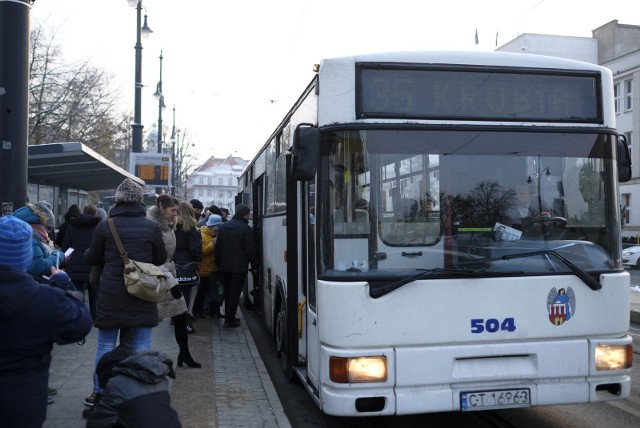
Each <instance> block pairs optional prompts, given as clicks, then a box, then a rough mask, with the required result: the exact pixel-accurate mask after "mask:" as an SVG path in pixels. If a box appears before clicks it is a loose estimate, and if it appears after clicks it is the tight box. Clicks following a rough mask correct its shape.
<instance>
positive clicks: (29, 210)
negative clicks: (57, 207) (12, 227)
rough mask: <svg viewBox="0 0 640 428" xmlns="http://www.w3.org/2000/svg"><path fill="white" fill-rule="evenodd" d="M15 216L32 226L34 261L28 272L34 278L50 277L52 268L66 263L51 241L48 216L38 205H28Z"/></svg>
mask: <svg viewBox="0 0 640 428" xmlns="http://www.w3.org/2000/svg"><path fill="white" fill-rule="evenodd" d="M13 215H14V216H15V217H17V218H19V219H20V220H23V221H25V222H27V223H29V225H30V226H31V229H32V240H31V245H32V247H33V251H32V253H33V259H32V260H31V263H29V266H28V267H27V272H29V273H30V274H31V275H33V276H37V277H42V276H43V275H49V272H50V271H51V267H52V266H53V267H56V268H57V267H60V266H62V263H63V262H64V261H65V255H64V253H63V252H62V251H60V250H57V249H55V245H54V243H53V241H51V240H50V239H49V234H48V232H47V222H48V221H49V220H48V218H47V214H46V213H45V212H44V211H42V210H41V209H39V208H38V207H37V206H36V205H34V204H31V203H27V204H26V205H25V206H23V207H21V208H19V209H17V210H16V211H15V212H14V213H13Z"/></svg>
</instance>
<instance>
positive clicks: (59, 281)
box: [49, 266, 84, 301]
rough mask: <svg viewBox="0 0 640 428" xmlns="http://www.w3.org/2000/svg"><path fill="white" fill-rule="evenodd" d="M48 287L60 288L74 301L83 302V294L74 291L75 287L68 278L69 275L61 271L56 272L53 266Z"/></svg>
mask: <svg viewBox="0 0 640 428" xmlns="http://www.w3.org/2000/svg"><path fill="white" fill-rule="evenodd" d="M49 285H51V286H52V287H58V288H61V289H62V290H64V291H65V292H66V293H68V294H70V295H71V296H73V297H75V298H76V299H78V300H81V301H84V293H82V291H78V290H77V289H76V286H75V284H74V283H73V282H72V281H71V279H70V278H69V275H68V274H67V273H66V272H65V271H63V270H58V269H56V268H55V267H53V266H52V267H51V276H50V277H49Z"/></svg>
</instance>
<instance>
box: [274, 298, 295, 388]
mask: <svg viewBox="0 0 640 428" xmlns="http://www.w3.org/2000/svg"><path fill="white" fill-rule="evenodd" d="M278 301H279V304H278V311H277V312H276V322H275V341H276V352H277V353H278V358H279V359H280V366H281V367H282V371H283V373H284V376H285V379H286V380H287V381H288V382H293V381H294V379H295V377H296V376H295V375H294V372H293V366H291V365H290V364H289V363H288V362H287V335H288V329H289V326H288V325H287V305H286V302H284V301H283V300H282V298H281V297H280V296H278Z"/></svg>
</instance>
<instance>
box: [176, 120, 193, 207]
mask: <svg viewBox="0 0 640 428" xmlns="http://www.w3.org/2000/svg"><path fill="white" fill-rule="evenodd" d="M193 147H195V144H193V143H192V142H191V136H190V135H189V131H188V130H187V129H184V130H180V129H178V130H177V131H176V135H175V138H174V143H173V147H172V148H171V150H172V153H173V155H172V158H171V161H172V162H173V171H172V173H173V183H172V185H173V187H174V189H175V194H176V195H177V196H181V197H183V198H184V195H185V193H186V185H187V177H188V174H189V172H190V171H191V169H192V168H193V162H194V161H195V155H194V154H193V152H192V151H191V149H192V148H193Z"/></svg>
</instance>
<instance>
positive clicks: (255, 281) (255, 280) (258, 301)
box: [245, 175, 268, 313]
mask: <svg viewBox="0 0 640 428" xmlns="http://www.w3.org/2000/svg"><path fill="white" fill-rule="evenodd" d="M251 199H252V200H251V203H252V210H251V211H252V219H251V220H252V224H253V235H254V240H255V243H256V248H257V249H258V260H259V261H260V264H259V266H258V272H255V273H253V274H252V275H249V277H250V278H249V284H248V290H247V291H248V294H247V295H246V297H245V303H246V305H245V306H248V307H249V308H250V307H251V306H253V308H254V309H255V310H256V311H258V312H259V313H263V312H264V308H265V305H264V300H263V297H264V284H263V279H262V276H263V272H264V258H263V254H262V215H263V213H264V176H263V175H261V176H260V177H258V178H256V179H255V180H254V181H253V183H252V188H251ZM267 306H268V305H267Z"/></svg>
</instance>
